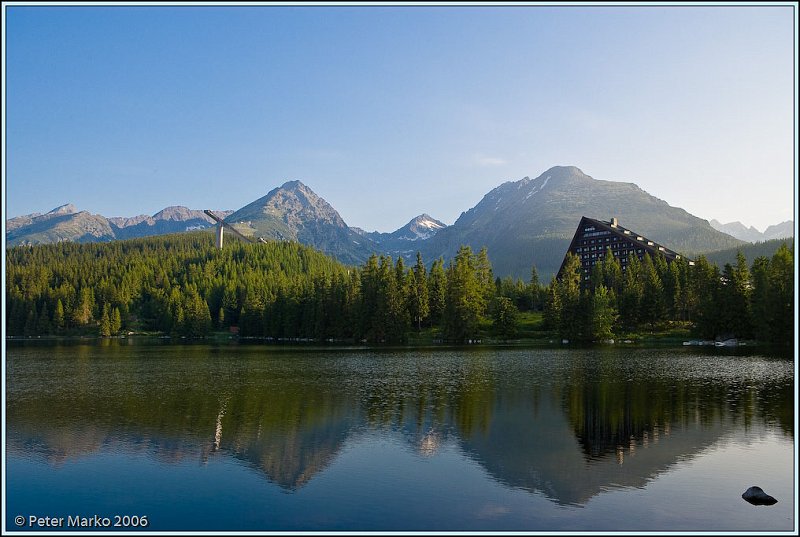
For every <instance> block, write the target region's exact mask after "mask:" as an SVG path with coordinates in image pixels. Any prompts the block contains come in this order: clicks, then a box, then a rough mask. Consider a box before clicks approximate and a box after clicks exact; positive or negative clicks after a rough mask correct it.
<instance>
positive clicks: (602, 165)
mask: <svg viewBox="0 0 800 537" xmlns="http://www.w3.org/2000/svg"><path fill="white" fill-rule="evenodd" d="M5 8H6V10H7V11H6V15H7V18H6V25H7V26H6V31H7V33H6V47H7V48H6V58H5V59H6V79H5V82H6V92H7V94H6V95H7V101H6V107H7V108H6V111H7V116H6V135H7V137H6V151H7V162H6V165H7V167H6V177H5V179H6V190H7V192H6V193H7V199H6V203H7V211H8V212H7V215H8V216H9V217H10V216H18V215H22V214H28V213H31V212H46V211H48V210H50V209H52V208H54V207H56V206H58V205H62V204H64V203H68V202H71V203H73V204H75V205H76V206H77V207H78V209H82V210H88V211H90V212H92V213H100V214H103V215H105V216H133V215H137V214H143V213H147V214H153V213H155V212H156V211H158V210H160V209H162V208H164V207H166V206H168V205H185V206H188V207H191V208H195V209H204V208H212V209H237V208H239V207H241V206H243V205H245V204H247V203H249V202H250V201H253V200H254V199H257V198H258V197H261V196H263V195H264V194H266V193H267V192H268V191H269V190H271V189H273V188H275V187H276V186H279V185H281V184H282V183H284V182H285V181H288V180H294V179H298V180H300V181H302V182H304V183H305V184H307V185H308V186H309V187H311V188H312V189H313V190H314V191H316V192H317V193H318V194H319V195H320V196H322V197H323V198H325V199H326V200H327V201H328V202H330V203H331V204H332V205H333V206H334V207H335V208H336V209H337V210H338V211H339V212H340V213H341V215H342V217H343V218H344V220H345V221H346V222H347V223H348V224H349V225H351V226H358V227H362V228H365V229H367V230H370V231H371V230H376V229H377V230H379V231H391V230H394V229H396V228H398V227H400V226H401V225H403V224H405V223H406V222H407V221H408V220H410V219H411V218H412V217H414V216H416V215H417V214H420V213H422V212H427V213H429V214H431V215H432V216H434V217H436V218H439V219H440V220H443V221H444V222H445V223H447V224H452V223H453V222H454V221H455V219H456V218H458V216H459V214H460V213H461V212H462V211H465V210H467V209H469V208H470V207H472V206H474V205H475V204H476V203H477V202H478V201H479V200H480V199H481V198H482V196H483V195H484V194H485V193H486V192H488V191H489V190H490V189H492V188H494V187H495V186H497V185H499V184H501V183H502V182H504V181H509V180H518V179H520V178H522V177H524V176H530V177H536V176H538V175H539V174H541V173H542V172H543V171H545V170H546V169H547V168H549V167H551V166H554V165H575V166H578V167H579V168H581V169H582V170H583V171H584V172H585V173H587V174H588V175H591V176H593V177H595V178H596V179H607V180H615V181H630V182H635V183H637V184H638V185H639V186H640V187H642V188H643V189H645V190H647V191H648V192H650V193H651V194H653V195H655V196H657V197H659V198H661V199H663V200H665V201H667V202H668V203H670V204H671V205H674V206H678V207H682V208H684V209H686V210H688V211H689V212H691V213H693V214H695V215H697V216H699V217H701V218H706V219H709V220H710V219H712V218H716V219H718V220H720V221H722V222H727V221H732V220H741V221H743V222H744V223H745V224H747V225H755V226H756V227H757V228H759V229H761V230H762V231H763V229H764V228H765V227H766V226H767V225H769V224H774V223H778V222H780V221H783V220H787V219H791V218H793V211H794V209H793V202H794V198H795V193H794V187H795V175H794V174H795V169H794V167H795V161H794V158H795V155H794V147H795V140H794V137H793V136H794V125H793V121H794V119H795V118H796V111H795V109H794V107H793V102H794V93H793V92H794V89H793V82H794V80H795V76H796V75H795V72H794V59H793V54H794V52H795V42H794V38H795V35H794V27H793V24H794V22H795V17H796V14H795V12H794V10H793V8H792V7H791V6H789V5H784V6H771V7H752V6H738V7H730V6H727V7H696V6H693V7H678V6H668V7H643V6H639V7H637V6H627V7H610V6H609V7H604V6H591V7H578V6H559V7H543V6H528V7H523V6H516V7H486V6H484V7H463V6H462V7H435V6H425V7H411V6H406V7H401V6H382V7H377V6H370V7H344V6H325V7H311V6H307V7H278V6H263V7H258V6H239V7H227V6H217V7H212V6H204V7H192V6H180V7H167V6H148V7H117V6H107V7H80V6H57V7H46V6H30V7H25V6H14V5H11V6H8V5H6V6H5Z"/></svg>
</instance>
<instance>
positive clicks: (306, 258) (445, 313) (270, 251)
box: [6, 232, 544, 343]
mask: <svg viewBox="0 0 800 537" xmlns="http://www.w3.org/2000/svg"><path fill="white" fill-rule="evenodd" d="M6 267H7V286H6V306H7V318H6V328H7V333H8V334H11V335H26V336H31V335H44V334H57V335H71V334H87V333H94V334H99V335H103V336H107V335H114V334H118V333H120V332H125V331H128V330H137V331H152V332H160V333H164V334H171V335H173V336H188V337H197V336H204V335H207V334H209V333H210V332H211V331H213V330H229V329H230V328H231V327H236V328H237V329H238V331H239V333H240V335H242V336H250V337H271V338H276V339H277V338H313V339H316V340H329V339H337V340H339V339H352V340H356V341H361V340H367V341H370V342H387V343H396V342H403V341H405V340H406V338H407V337H408V334H409V332H413V331H421V330H423V329H427V328H431V327H433V329H434V331H437V332H438V333H439V334H440V335H441V337H442V338H443V339H447V340H453V341H464V340H468V339H473V338H476V337H478V334H479V330H480V326H481V324H482V323H484V321H486V320H487V319H488V318H491V319H493V325H494V327H495V331H496V333H497V334H499V335H501V336H503V337H513V335H514V333H515V330H516V315H517V312H518V311H519V310H528V309H533V308H537V307H538V308H541V307H542V304H543V298H544V296H543V291H544V290H543V289H542V288H541V287H540V286H539V283H538V277H537V275H536V270H535V268H534V269H533V271H532V281H531V282H529V283H527V284H525V283H523V282H522V281H521V280H517V281H513V280H512V279H510V278H506V279H503V280H501V279H497V280H495V279H493V276H492V267H491V263H490V262H489V258H488V255H487V252H486V250H485V249H483V250H481V251H480V252H479V253H478V254H474V253H473V252H472V250H471V249H470V248H469V247H462V248H461V249H460V250H459V251H458V254H457V255H456V257H455V258H454V259H453V260H452V261H451V262H450V263H448V265H447V267H445V263H444V260H443V259H438V260H436V261H434V262H433V264H432V266H431V268H430V270H426V265H425V263H424V261H423V259H422V257H421V255H420V254H417V259H416V263H415V264H414V265H413V266H412V267H406V266H405V263H404V261H403V259H402V258H399V259H397V260H396V261H394V260H392V258H391V257H390V256H380V257H378V256H376V255H373V256H372V257H371V258H370V259H369V260H368V261H367V262H366V263H365V264H364V265H363V266H361V267H347V266H345V265H342V264H340V263H338V262H336V261H335V260H333V259H330V258H328V257H326V256H324V255H323V254H321V253H319V252H317V251H315V250H313V249H311V248H308V247H305V246H302V245H299V244H297V243H291V242H273V243H269V244H244V243H239V242H234V241H231V242H230V243H229V244H228V245H226V247H225V249H223V250H218V249H216V248H214V246H213V242H212V237H211V236H210V235H209V234H208V233H202V232H200V233H189V234H180V235H173V236H165V237H153V238H145V239H135V240H128V241H116V242H112V243H93V244H76V243H59V244H51V245H41V246H34V247H25V246H20V247H14V248H10V249H8V250H7V251H6Z"/></svg>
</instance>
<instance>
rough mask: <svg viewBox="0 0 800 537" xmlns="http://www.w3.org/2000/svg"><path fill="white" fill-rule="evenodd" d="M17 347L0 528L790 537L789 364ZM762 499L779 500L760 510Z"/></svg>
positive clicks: (669, 354)
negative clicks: (752, 536)
mask: <svg viewBox="0 0 800 537" xmlns="http://www.w3.org/2000/svg"><path fill="white" fill-rule="evenodd" d="M111 343H112V344H106V345H104V346H101V345H67V346H53V345H50V346H42V345H32V346H31V345H25V346H14V345H10V346H9V348H8V359H7V378H8V405H7V448H8V461H7V483H8V485H7V486H8V511H7V512H8V517H9V519H8V520H9V521H11V522H7V524H8V527H9V528H11V527H13V521H12V520H13V516H15V515H16V514H19V513H22V514H25V515H28V514H40V513H43V514H50V515H55V514H61V515H62V516H66V515H69V514H82V515H88V516H91V515H93V514H95V513H100V514H106V515H110V514H117V513H119V514H139V515H148V516H149V519H150V521H151V526H150V528H149V529H151V530H204V529H208V530H345V531H357V530H365V531H370V530H371V531H378V530H384V531H392V530H397V531H401V530H433V531H447V530H453V531H469V530H516V531H548V530H552V531H561V530H563V531H582V530H585V531H592V530H609V531H613V530H635V531H677V530H686V531H691V530H716V531H736V530H742V531H752V530H765V529H768V530H777V531H788V530H791V529H792V528H793V526H794V524H795V520H794V514H793V513H794V501H795V500H794V494H795V491H794V483H793V477H794V474H795V469H794V454H793V447H794V430H793V427H794V425H793V424H794V383H793V368H794V365H793V362H792V361H791V359H789V360H787V359H783V358H773V357H766V356H761V355H757V354H749V355H748V354H734V355H729V354H723V353H721V352H716V351H711V352H706V353H700V352H698V351H697V350H696V349H695V350H687V349H670V350H665V349H631V348H626V349H619V348H609V349H601V350H576V349H516V348H510V349H489V348H470V349H449V350H448V349H436V350H384V351H374V350H363V349H344V348H338V349H325V350H320V349H316V350H315V349H309V348H306V349H303V348H295V349H281V348H277V347H268V346H255V345H231V346H211V345H208V346H206V345H183V346H182V345H118V344H116V343H117V342H111ZM754 484H758V485H759V486H761V487H762V488H764V489H765V490H766V491H767V492H768V493H770V494H772V495H773V496H775V497H776V498H778V499H779V503H778V504H776V505H775V506H771V507H769V508H765V507H761V508H756V507H754V506H751V505H749V504H747V503H745V502H744V501H743V500H742V499H741V497H740V496H741V493H742V492H743V491H744V490H745V489H746V488H747V487H749V486H751V485H754Z"/></svg>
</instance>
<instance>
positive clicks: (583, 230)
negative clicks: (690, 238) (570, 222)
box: [558, 216, 694, 281]
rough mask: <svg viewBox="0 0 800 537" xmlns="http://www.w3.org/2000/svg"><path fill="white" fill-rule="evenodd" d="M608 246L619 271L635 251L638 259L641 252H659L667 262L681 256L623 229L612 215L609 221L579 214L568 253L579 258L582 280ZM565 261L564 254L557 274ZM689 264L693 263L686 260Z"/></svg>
mask: <svg viewBox="0 0 800 537" xmlns="http://www.w3.org/2000/svg"><path fill="white" fill-rule="evenodd" d="M609 248H611V252H612V253H613V254H614V257H616V258H617V259H619V262H620V265H621V266H622V270H623V271H624V270H625V267H626V266H627V264H628V256H629V255H631V254H634V255H635V256H636V257H638V258H639V260H640V261H641V260H642V258H644V254H650V257H651V258H655V256H656V255H658V254H661V255H663V256H664V258H665V259H666V260H667V262H668V263H669V262H671V261H674V260H675V259H680V258H681V255H680V254H678V253H676V252H674V251H672V250H670V249H669V248H666V247H664V246H662V245H660V244H658V243H657V242H655V241H651V240H650V239H648V238H647V237H644V236H642V235H640V234H638V233H636V232H634V231H631V230H630V229H627V228H624V227H622V226H621V225H619V223H618V222H617V219H616V218H612V219H611V221H610V222H605V221H603V220H595V219H594V218H587V217H585V216H584V217H582V218H581V222H580V224H578V229H577V230H576V231H575V236H574V237H572V242H571V243H570V244H569V248H568V249H567V253H569V252H572V253H573V254H575V255H577V256H578V258H579V259H580V260H581V266H582V267H583V279H584V281H585V280H588V279H589V275H590V274H591V273H592V267H594V265H595V264H597V263H599V262H600V261H602V260H603V256H604V255H605V253H606V251H607V250H608V249H609ZM566 260H567V256H566V254H564V261H562V262H561V268H559V269H558V277H559V278H560V277H561V272H562V271H563V270H564V263H565V262H566ZM689 264H690V265H693V264H694V262H692V261H689Z"/></svg>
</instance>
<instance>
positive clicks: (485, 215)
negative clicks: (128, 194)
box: [6, 166, 743, 279]
mask: <svg viewBox="0 0 800 537" xmlns="http://www.w3.org/2000/svg"><path fill="white" fill-rule="evenodd" d="M217 214H219V215H220V216H222V217H223V218H225V220H226V222H228V223H230V224H231V225H232V226H234V227H235V228H236V229H237V230H238V231H240V232H241V233H243V234H245V235H251V236H258V237H263V238H265V239H273V240H291V241H298V242H301V243H303V244H306V245H309V246H313V247H315V248H317V249H319V250H321V251H323V252H325V253H327V254H329V255H332V256H333V257H336V258H337V259H339V260H340V261H342V262H344V263H348V264H360V263H363V262H364V261H365V260H366V259H367V258H368V257H369V256H370V255H371V254H372V253H377V254H388V255H392V256H393V257H394V258H397V257H398V256H402V257H404V258H405V259H406V261H410V262H413V259H414V257H415V255H416V252H417V251H419V252H421V253H422V254H423V258H424V259H425V260H426V262H428V263H430V262H432V261H433V260H434V259H436V258H438V257H440V256H443V257H444V258H445V259H449V258H451V257H452V256H453V255H454V254H455V253H456V251H457V250H458V248H459V247H460V246H461V245H463V244H467V245H470V246H471V247H472V248H473V250H476V251H477V250H478V249H480V248H481V247H483V246H486V247H487V248H488V251H489V257H490V259H491V260H492V264H493V268H494V272H495V275H497V276H506V275H512V276H518V277H522V278H525V279H527V278H528V277H529V275H530V270H531V266H532V265H534V264H535V265H536V267H537V269H538V271H539V273H540V276H542V277H543V278H548V277H549V276H550V275H552V274H555V272H556V271H557V270H558V267H559V265H560V263H561V260H562V259H563V256H564V252H565V251H566V249H567V246H568V244H569V241H570V239H571V238H572V235H573V234H574V232H575V228H576V226H577V225H578V222H579V220H580V218H581V216H588V217H590V218H597V219H601V220H610V219H611V218H612V217H615V218H617V219H618V221H619V223H620V224H621V225H623V226H625V227H626V228H629V229H632V230H635V231H636V232H637V233H641V234H642V235H645V236H647V237H648V238H650V239H652V240H654V241H657V242H659V243H661V244H664V245H665V246H667V247H669V248H671V249H673V250H676V251H679V252H682V253H684V254H686V255H689V256H692V255H696V254H698V253H704V252H711V251H715V250H722V249H726V248H733V247H736V246H737V245H740V244H743V241H742V240H740V239H737V238H735V237H733V236H731V235H730V234H727V233H725V232H722V231H718V230H716V229H714V228H713V227H712V226H711V225H710V224H709V222H707V221H706V220H703V219H700V218H697V217H695V216H693V215H691V214H689V213H688V212H686V211H684V210H683V209H680V208H677V207H672V206H670V205H669V204H668V203H667V202H665V201H663V200H660V199H658V198H656V197H654V196H651V195H650V194H648V193H647V192H645V191H644V190H642V189H640V188H639V187H638V186H636V185H635V184H633V183H625V182H616V181H605V180H598V179H594V178H592V177H590V176H588V175H586V174H584V173H583V172H582V171H581V170H580V169H578V168H576V167H574V166H556V167H553V168H550V169H549V170H547V171H546V172H544V173H543V174H541V175H540V176H539V177H537V178H535V179H531V178H529V177H525V178H523V179H520V180H518V181H509V182H505V183H503V184H501V185H500V186H498V187H497V188H495V189H493V190H491V191H490V192H489V193H487V194H486V195H485V196H484V197H483V199H482V200H481V201H480V202H479V203H478V204H477V205H475V207H473V208H471V209H469V210H468V211H466V212H464V213H462V214H461V216H460V217H459V218H458V219H457V220H456V222H455V223H454V224H453V225H452V226H446V225H445V224H443V223H442V222H440V221H439V220H436V219H435V218H433V217H431V216H430V215H427V214H422V215H419V216H417V217H415V218H413V219H412V220H410V221H409V222H408V224H406V225H405V226H403V227H401V228H400V229H398V230H396V231H394V232H392V233H379V232H367V231H364V230H362V229H359V228H355V227H350V226H348V225H347V224H346V223H345V222H344V220H343V219H342V217H341V216H340V215H339V213H338V212H337V211H336V210H335V209H334V208H333V207H332V206H331V205H330V204H329V203H328V202H327V201H325V200H324V199H323V198H321V197H319V196H318V195H317V194H316V193H315V192H314V191H313V190H311V189H310V188H309V187H308V186H306V185H305V184H303V183H301V182H300V181H289V182H286V183H284V184H283V185H282V186H280V187H277V188H274V189H273V190H271V191H270V192H268V193H267V194H266V195H265V196H263V197H261V198H258V199H256V200H255V201H253V202H252V203H249V204H247V205H245V206H244V207H242V208H240V209H238V210H236V211H217ZM212 225H213V221H212V220H211V219H210V218H209V217H208V216H206V215H205V214H204V213H203V212H202V211H199V210H190V209H187V208H186V207H168V208H167V209H164V210H163V211H160V212H158V213H156V214H154V215H152V216H146V215H141V216H137V217H133V218H105V217H103V216H101V215H93V214H90V213H89V212H87V211H78V210H77V209H76V208H75V207H74V206H72V205H64V206H61V207H58V208H56V209H54V210H52V211H50V212H49V213H46V214H31V215H26V216H21V217H17V218H12V219H10V220H8V221H7V222H6V240H7V244H8V245H9V246H14V245H18V244H41V243H50V242H58V241H64V240H68V241H77V242H96V241H110V240H116V239H126V238H134V237H143V236H148V235H157V234H163V233H175V232H183V231H189V230H192V229H204V228H207V227H211V226H212Z"/></svg>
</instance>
